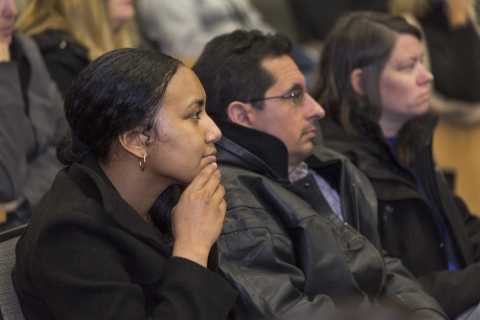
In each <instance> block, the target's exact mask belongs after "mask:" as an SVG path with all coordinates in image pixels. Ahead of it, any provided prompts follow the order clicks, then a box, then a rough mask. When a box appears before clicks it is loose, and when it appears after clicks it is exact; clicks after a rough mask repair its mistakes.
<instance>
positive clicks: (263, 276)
mask: <svg viewBox="0 0 480 320" xmlns="http://www.w3.org/2000/svg"><path fill="white" fill-rule="evenodd" d="M290 50H291V43H290V41H289V40H288V39H287V38H286V37H284V36H282V35H278V34H277V35H272V34H270V35H264V34H262V33H261V32H260V31H251V32H248V31H241V30H237V31H235V32H233V33H229V34H226V35H222V36H219V37H216V38H214V39H213V40H212V41H210V42H209V43H208V44H207V46H206V47H205V49H204V51H203V53H202V55H201V56H200V57H199V59H198V61H197V62H196V63H195V65H194V67H193V69H194V70H195V72H196V73H197V74H198V77H199V79H200V81H201V82H202V84H203V85H204V87H205V91H206V93H207V96H208V97H209V100H208V101H207V110H208V112H209V113H210V114H213V115H214V117H213V119H214V121H215V123H216V124H217V125H218V126H219V127H220V129H221V130H222V133H223V138H222V139H221V140H219V141H218V142H217V143H216V146H217V149H218V154H217V158H218V163H219V168H220V170H221V171H222V184H223V185H224V187H225V189H226V195H225V200H226V201H227V208H228V210H227V213H226V219H225V222H224V225H223V229H222V233H221V235H220V237H219V240H218V250H219V268H220V274H221V275H222V276H223V277H225V278H226V279H227V280H228V281H229V282H230V283H231V284H232V286H233V287H234V288H235V289H237V291H238V292H239V298H238V299H237V300H236V303H235V307H234V311H235V312H234V313H235V317H236V319H257V318H259V319H261V318H267V319H276V318H286V317H290V318H297V319H300V318H302V317H306V318H309V319H330V318H333V317H336V316H338V314H339V313H341V312H342V311H343V310H349V311H353V312H358V313H359V314H360V313H361V314H363V313H364V312H367V313H369V312H370V311H378V312H379V313H381V312H382V310H383V308H388V309H390V308H391V309H393V310H395V311H394V312H395V313H398V314H402V315H403V314H404V313H407V314H408V313H411V312H413V313H414V314H415V316H416V317H418V318H422V319H446V316H445V315H444V313H443V310H442V309H441V307H440V306H439V305H438V302H437V301H435V299H433V298H432V297H430V296H429V295H427V294H426V293H425V292H424V291H423V289H422V287H421V285H420V284H419V283H418V282H417V281H416V280H415V278H414V277H413V276H412V275H411V274H410V273H409V272H408V271H407V270H406V268H405V267H404V266H403V265H402V264H401V263H400V261H399V260H398V259H394V258H390V257H384V256H383V255H382V254H381V252H382V248H381V244H380V241H379V237H378V232H377V228H376V226H377V207H376V206H377V202H376V198H375V194H374V192H373V190H372V188H371V186H370V183H369V182H368V180H367V179H366V177H365V176H364V175H363V174H362V173H361V172H360V171H359V170H358V169H356V168H355V167H354V166H353V164H352V163H351V162H350V161H349V160H348V159H346V158H345V157H343V156H342V155H340V154H338V153H336V152H334V151H332V150H330V149H327V148H324V147H323V146H321V145H317V146H315V147H314V144H313V140H314V138H315V136H316V130H317V129H316V127H315V123H316V122H317V120H318V119H320V118H322V117H323V116H324V110H323V109H322V107H321V106H320V105H319V104H318V103H317V102H316V101H315V100H314V99H313V98H312V97H311V96H310V95H309V94H308V93H307V92H306V83H305V78H304V76H303V75H302V73H301V72H300V71H299V69H298V67H297V66H296V64H295V63H294V61H293V60H292V58H291V57H290Z"/></svg>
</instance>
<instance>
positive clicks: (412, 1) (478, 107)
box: [389, 0, 480, 126]
mask: <svg viewBox="0 0 480 320" xmlns="http://www.w3.org/2000/svg"><path fill="white" fill-rule="evenodd" d="M389 7H390V8H389V11H390V13H393V14H402V15H403V16H404V17H405V18H406V19H407V21H408V22H409V23H411V24H413V25H415V26H416V27H418V28H419V29H420V31H421V32H422V34H423V35H424V37H423V39H422V41H421V44H422V45H423V49H424V52H425V58H424V65H425V67H427V68H428V69H430V70H431V72H432V74H433V75H434V77H435V79H434V81H433V82H432V85H431V86H430V110H431V111H433V112H435V113H437V114H438V115H440V116H442V118H443V119H445V120H446V121H448V122H451V123H453V124H456V125H462V126H469V125H478V124H479V123H480V90H478V88H479V87H480V59H479V58H478V57H479V55H480V34H479V26H478V21H477V17H476V14H475V9H474V1H473V0H390V2H389Z"/></svg>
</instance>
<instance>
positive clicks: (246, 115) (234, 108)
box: [227, 101, 253, 127]
mask: <svg viewBox="0 0 480 320" xmlns="http://www.w3.org/2000/svg"><path fill="white" fill-rule="evenodd" d="M252 109H253V107H252V105H251V104H250V103H245V102H240V101H233V102H231V103H230V104H229V105H228V107H227V115H228V119H229V120H230V121H232V122H234V123H236V124H239V125H242V126H245V127H250V126H251V120H252V119H251V117H252Z"/></svg>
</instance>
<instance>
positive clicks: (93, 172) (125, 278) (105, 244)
mask: <svg viewBox="0 0 480 320" xmlns="http://www.w3.org/2000/svg"><path fill="white" fill-rule="evenodd" d="M212 253H213V257H216V252H212ZM16 256H17V260H16V265H15V268H14V271H13V274H12V277H13V282H14V287H15V290H16V292H17V294H18V297H19V300H20V305H21V307H22V311H23V313H24V315H25V317H26V319H182V320H183V319H205V320H206V319H208V320H210V319H225V318H226V317H227V314H228V312H229V310H230V309H231V306H232V305H233V302H234V300H235V297H236V293H235V291H234V290H233V289H232V288H231V287H230V285H229V284H228V283H227V282H226V281H225V280H223V279H222V278H221V277H220V276H218V275H217V274H215V273H214V272H212V271H211V270H208V269H206V268H204V267H203V266H201V265H199V264H197V263H195V262H192V261H190V260H187V259H183V258H179V257H173V258H172V257H171V250H170V248H169V247H167V245H166V244H165V243H164V241H162V239H161V237H160V236H159V234H158V233H157V232H156V231H155V230H154V229H153V227H152V226H150V225H148V224H147V223H146V222H145V221H144V220H143V219H142V218H141V217H140V215H139V214H138V213H136V212H135V211H134V210H133V208H132V207H130V206H129V205H128V204H127V203H126V202H125V201H124V200H123V199H122V198H121V197H120V195H119V194H118V192H117V191H116V190H115V188H114V187H113V185H112V184H111V183H110V181H109V180H108V178H107V177H106V176H105V174H104V173H103V171H102V170H101V168H100V167H99V166H98V164H96V162H95V161H94V160H93V157H91V156H87V158H86V159H85V160H84V161H83V162H82V164H79V163H74V164H73V165H72V166H71V167H68V168H65V169H63V170H61V171H60V172H59V173H58V175H57V177H56V179H55V181H54V183H53V186H52V188H51V190H50V191H49V192H48V193H47V194H46V195H45V196H44V198H43V199H42V200H41V202H40V203H39V205H38V206H37V209H36V211H35V212H34V214H33V216H32V219H31V220H30V223H29V225H28V227H27V230H26V232H25V233H24V234H23V236H22V237H21V238H20V240H19V241H18V245H17V248H16ZM215 261H216V259H211V260H210V261H209V262H214V263H213V264H215ZM209 267H211V268H213V269H216V265H211V264H210V265H209Z"/></svg>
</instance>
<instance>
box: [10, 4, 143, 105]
mask: <svg viewBox="0 0 480 320" xmlns="http://www.w3.org/2000/svg"><path fill="white" fill-rule="evenodd" d="M134 17H135V8H134V3H133V0H132V1H122V0H31V1H30V2H29V3H28V5H27V7H26V8H25V11H24V12H23V14H22V15H21V16H20V17H19V19H18V21H17V23H16V27H17V28H18V29H19V30H20V31H21V32H23V33H25V34H26V35H28V36H31V37H33V39H34V40H35V41H36V42H37V44H38V46H39V48H40V51H41V52H42V55H43V57H44V59H45V62H46V64H47V67H48V69H49V71H50V74H51V76H52V78H53V79H54V80H55V82H57V84H58V86H59V88H60V91H61V92H62V94H63V95H64V96H65V94H66V91H67V89H68V87H69V86H70V84H71V82H72V80H73V78H74V77H75V76H77V75H78V74H79V73H80V71H81V70H82V69H83V68H85V66H86V65H87V64H88V63H89V62H90V61H93V60H94V59H96V58H97V57H99V56H100V55H102V54H104V53H106V52H108V51H111V50H114V49H118V48H124V47H138V45H139V38H138V33H137V31H136V27H135V25H134V20H133V19H134Z"/></svg>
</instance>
